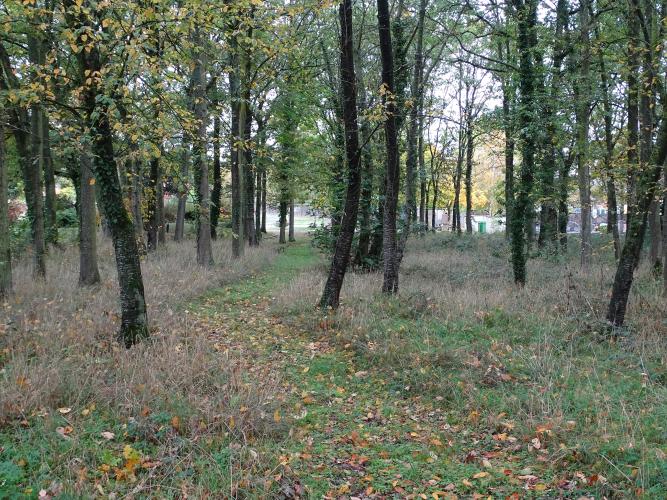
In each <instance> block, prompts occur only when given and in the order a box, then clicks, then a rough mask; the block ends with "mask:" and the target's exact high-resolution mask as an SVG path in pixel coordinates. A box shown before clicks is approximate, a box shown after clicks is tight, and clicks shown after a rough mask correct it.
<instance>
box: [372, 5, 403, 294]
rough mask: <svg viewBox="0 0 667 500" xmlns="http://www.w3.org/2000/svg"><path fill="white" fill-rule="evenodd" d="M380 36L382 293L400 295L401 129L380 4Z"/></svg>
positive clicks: (387, 33) (387, 18) (386, 26)
mask: <svg viewBox="0 0 667 500" xmlns="http://www.w3.org/2000/svg"><path fill="white" fill-rule="evenodd" d="M377 8H378V13H377V16H378V32H379V38H380V60H381V62H382V84H381V87H380V92H381V94H382V101H383V103H384V105H385V113H386V116H385V121H384V134H385V146H386V150H387V151H386V154H387V156H386V160H385V161H386V167H385V193H384V214H383V221H382V248H383V265H384V277H383V281H382V291H383V292H384V293H388V294H395V293H398V271H399V265H400V261H399V259H398V245H397V232H396V209H397V207H398V192H399V181H400V172H399V164H398V128H397V124H396V95H395V87H394V55H393V48H392V43H391V26H390V24H391V23H390V16H389V4H388V2H387V0H377Z"/></svg>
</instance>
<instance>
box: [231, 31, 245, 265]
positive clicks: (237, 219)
mask: <svg viewBox="0 0 667 500" xmlns="http://www.w3.org/2000/svg"><path fill="white" fill-rule="evenodd" d="M242 51H243V50H242V49H241V47H239V43H238V39H237V37H234V38H233V39H232V42H231V58H232V61H231V67H232V71H231V72H230V74H229V89H230V94H231V96H232V126H231V130H232V133H231V142H232V144H231V173H232V255H233V256H234V257H235V258H239V257H241V256H242V255H243V254H244V253H245V235H244V234H243V229H244V227H243V211H244V207H245V200H244V198H245V186H244V181H245V171H244V168H243V167H244V165H245V160H242V158H243V157H244V155H243V149H244V148H243V142H242V141H243V135H244V130H245V117H246V104H247V103H244V102H243V92H242V90H241V78H240V77H239V73H240V72H241V68H242V67H244V66H245V63H244V58H243V57H241V53H242Z"/></svg>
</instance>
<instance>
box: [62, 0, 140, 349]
mask: <svg viewBox="0 0 667 500" xmlns="http://www.w3.org/2000/svg"><path fill="white" fill-rule="evenodd" d="M65 5H66V7H68V9H69V12H70V13H68V15H67V21H68V24H69V25H70V28H71V29H72V30H73V31H74V32H75V33H79V36H78V38H77V40H76V43H77V45H79V46H80V47H84V46H85V47H86V50H80V51H79V52H78V54H77V55H78V58H79V65H80V72H81V81H86V76H85V75H88V74H103V71H104V69H105V68H104V67H103V66H102V63H101V59H100V54H99V49H98V46H97V45H96V44H93V43H88V44H86V40H82V39H81V34H83V33H92V32H94V27H93V21H92V19H91V18H90V17H89V15H90V14H87V13H86V12H85V10H84V9H80V8H76V7H75V6H76V4H75V3H74V2H73V1H72V0H66V1H65ZM85 6H86V7H87V9H86V10H88V11H89V12H90V11H92V12H96V11H97V9H96V8H93V7H91V6H90V5H89V2H85ZM109 102H110V99H109V98H108V97H107V96H105V95H103V94H102V89H101V88H100V83H99V82H96V81H95V80H94V79H93V80H91V83H90V84H88V85H86V86H85V88H84V92H83V105H84V109H85V117H86V124H87V126H88V128H89V129H90V131H91V135H92V145H91V149H92V154H93V158H94V160H93V172H94V174H95V179H96V181H97V182H96V185H97V186H98V187H99V189H100V191H101V196H100V198H101V200H102V203H103V207H104V214H105V216H106V217H107V220H108V223H109V229H110V230H111V238H112V239H113V246H114V251H115V254H116V269H117V271H118V284H119V285H120V306H121V325H120V330H119V339H120V341H121V342H122V343H123V344H124V345H125V347H128V348H129V347H131V346H132V345H134V344H135V343H137V342H138V341H139V340H141V339H142V338H146V337H148V317H147V314H146V301H145V298H144V282H143V278H142V275H141V263H140V260H139V249H138V248H137V242H136V240H135V238H134V230H133V227H132V221H131V220H130V217H129V215H128V213H127V211H126V210H125V205H124V204H123V194H122V191H121V187H120V181H119V179H118V172H117V170H116V159H115V156H114V148H113V131H112V128H111V124H110V123H109V113H110V110H109Z"/></svg>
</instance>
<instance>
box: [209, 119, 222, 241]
mask: <svg viewBox="0 0 667 500" xmlns="http://www.w3.org/2000/svg"><path fill="white" fill-rule="evenodd" d="M214 109H216V111H215V115H214V116H213V191H212V193H211V239H213V240H215V239H217V237H218V220H219V219H220V202H221V196H222V167H221V164H220V116H219V112H218V111H217V107H214Z"/></svg>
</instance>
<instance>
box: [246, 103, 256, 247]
mask: <svg viewBox="0 0 667 500" xmlns="http://www.w3.org/2000/svg"><path fill="white" fill-rule="evenodd" d="M245 99H246V100H247V101H249V100H250V93H249V92H248V93H247V95H246V96H245ZM251 130H252V113H250V110H248V112H247V115H246V124H245V128H244V133H243V137H244V140H245V142H246V144H250V133H251ZM244 156H245V188H246V193H245V201H246V207H245V213H244V220H245V231H244V232H245V234H246V237H247V239H248V245H250V246H251V247H256V246H257V245H258V240H257V234H256V233H255V169H254V168H253V164H252V163H253V154H252V149H251V148H250V146H248V147H246V148H245V150H244Z"/></svg>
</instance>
